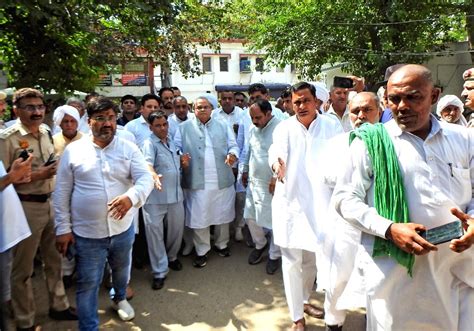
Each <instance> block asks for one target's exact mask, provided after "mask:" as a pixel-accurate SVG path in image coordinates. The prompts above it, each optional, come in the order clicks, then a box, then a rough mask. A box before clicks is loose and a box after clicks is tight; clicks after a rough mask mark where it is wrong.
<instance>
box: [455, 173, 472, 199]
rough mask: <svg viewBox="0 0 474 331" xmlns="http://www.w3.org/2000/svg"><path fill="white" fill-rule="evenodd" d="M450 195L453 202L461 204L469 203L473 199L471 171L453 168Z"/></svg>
mask: <svg viewBox="0 0 474 331" xmlns="http://www.w3.org/2000/svg"><path fill="white" fill-rule="evenodd" d="M450 170H451V174H450V187H449V189H450V193H451V197H452V198H453V201H454V202H456V203H459V204H463V203H469V201H470V200H471V198H472V185H471V170H470V169H469V168H467V169H466V168H461V167H457V166H452V167H451V169H450Z"/></svg>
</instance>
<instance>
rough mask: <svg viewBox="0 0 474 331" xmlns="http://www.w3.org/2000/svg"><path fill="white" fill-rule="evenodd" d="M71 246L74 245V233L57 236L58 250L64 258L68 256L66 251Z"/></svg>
mask: <svg viewBox="0 0 474 331" xmlns="http://www.w3.org/2000/svg"><path fill="white" fill-rule="evenodd" d="M70 244H74V236H73V235H72V232H69V233H65V234H61V235H59V236H56V249H57V250H58V252H59V254H61V255H62V256H66V251H67V248H68V246H69V245H70Z"/></svg>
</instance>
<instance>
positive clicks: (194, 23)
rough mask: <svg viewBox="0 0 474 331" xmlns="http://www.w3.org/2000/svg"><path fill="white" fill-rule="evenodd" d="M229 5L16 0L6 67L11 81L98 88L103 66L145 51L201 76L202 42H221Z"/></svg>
mask: <svg viewBox="0 0 474 331" xmlns="http://www.w3.org/2000/svg"><path fill="white" fill-rule="evenodd" d="M222 10H223V9H222V8H221V7H220V6H214V3H213V2H212V1H208V2H207V3H206V4H205V5H204V4H202V3H201V2H200V1H198V0H177V1H171V0H154V1H138V0H128V1H117V0H106V1H100V2H97V1H92V0H70V1H59V0H35V1H31V0H20V1H8V2H7V4H4V5H2V7H1V8H0V31H1V32H0V69H4V70H6V71H7V72H8V75H9V85H11V86H15V87H23V86H38V87H40V88H42V89H43V90H45V91H50V90H52V89H55V90H56V91H57V92H58V93H66V92H68V91H72V90H82V91H89V90H93V89H94V87H95V85H96V83H97V81H98V73H99V72H103V71H108V70H109V69H110V68H112V67H113V66H114V65H116V64H118V63H119V62H120V61H121V60H124V59H134V58H136V57H137V54H140V56H143V57H145V58H152V59H153V60H154V61H156V63H157V64H161V65H163V66H164V67H173V66H176V67H177V68H179V69H180V70H181V71H182V72H185V73H188V74H189V75H194V74H196V73H199V70H198V67H197V66H196V64H197V56H196V45H195V43H194V42H195V41H198V42H200V43H202V44H208V45H213V46H214V47H217V43H216V38H218V37H219V36H220V34H221V32H220V31H219V30H218V29H217V27H218V22H219V17H220V15H222ZM190 62H191V64H190ZM193 64H194V65H193Z"/></svg>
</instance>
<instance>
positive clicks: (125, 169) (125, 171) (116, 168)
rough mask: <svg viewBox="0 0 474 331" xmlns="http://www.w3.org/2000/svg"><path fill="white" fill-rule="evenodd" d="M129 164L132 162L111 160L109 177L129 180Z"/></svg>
mask: <svg viewBox="0 0 474 331" xmlns="http://www.w3.org/2000/svg"><path fill="white" fill-rule="evenodd" d="M131 164H132V161H131V160H127V159H115V160H113V161H112V165H111V169H112V173H111V176H112V177H116V178H119V179H122V178H131V173H132V171H131Z"/></svg>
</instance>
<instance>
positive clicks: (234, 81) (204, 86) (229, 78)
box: [155, 42, 297, 100]
mask: <svg viewBox="0 0 474 331" xmlns="http://www.w3.org/2000/svg"><path fill="white" fill-rule="evenodd" d="M198 53H199V57H200V60H201V63H202V58H203V57H210V58H211V71H210V72H206V73H204V74H203V75H201V76H197V77H194V78H185V77H184V76H183V75H182V74H181V73H180V72H177V71H174V72H172V76H171V82H172V85H173V86H178V87H179V88H180V89H181V93H182V94H183V95H184V96H185V97H187V98H188V99H189V100H192V99H194V98H196V97H197V96H199V95H200V94H202V93H204V92H206V91H210V92H211V93H213V94H216V91H215V86H216V85H248V84H252V83H263V84H265V83H286V84H293V83H296V82H297V77H296V73H295V72H292V71H291V66H290V65H287V66H285V68H282V69H277V68H275V67H273V68H265V70H264V72H258V71H256V61H257V58H258V57H262V55H259V54H255V53H251V52H250V51H249V50H248V48H246V47H245V45H243V44H242V43H241V42H226V43H222V44H221V51H220V53H219V54H215V53H214V52H213V51H212V50H211V49H210V48H207V47H199V48H198ZM220 57H226V58H227V59H228V60H227V63H228V71H221V68H220V63H219V62H220V60H219V58H220ZM242 57H247V58H248V59H249V60H250V71H248V72H247V71H246V72H241V70H240V69H241V67H240V64H241V61H240V59H241V58H242ZM156 77H160V72H159V68H156V69H155V85H156V86H157V88H158V89H159V87H158V86H160V81H159V80H157V79H156Z"/></svg>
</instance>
